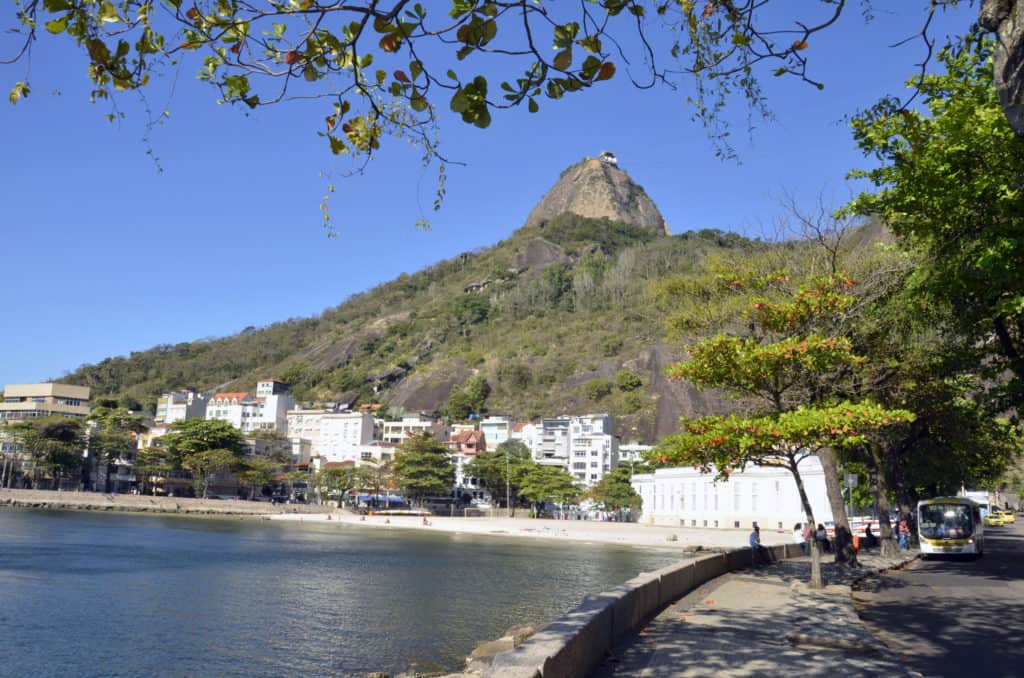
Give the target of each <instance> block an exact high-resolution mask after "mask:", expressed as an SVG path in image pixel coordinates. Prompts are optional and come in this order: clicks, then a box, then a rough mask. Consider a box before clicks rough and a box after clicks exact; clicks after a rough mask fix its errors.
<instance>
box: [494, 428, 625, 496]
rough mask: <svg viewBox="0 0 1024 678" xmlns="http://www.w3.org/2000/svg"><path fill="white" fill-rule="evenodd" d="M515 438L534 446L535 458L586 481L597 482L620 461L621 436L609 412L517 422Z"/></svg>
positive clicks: (539, 461)
mask: <svg viewBox="0 0 1024 678" xmlns="http://www.w3.org/2000/svg"><path fill="white" fill-rule="evenodd" d="M511 438H512V439H513V440H522V441H523V442H524V443H526V445H527V446H528V447H529V448H530V451H531V452H532V454H533V460H534V461H536V462H537V463H538V464H543V465H545V466H554V467H557V468H560V469H562V470H564V471H567V472H568V473H570V474H571V475H572V476H573V477H574V478H575V479H576V480H577V482H579V483H580V484H582V485H593V484H594V483H596V482H598V481H599V480H601V478H603V477H604V474H605V473H607V472H608V471H610V470H612V469H613V468H615V467H616V465H617V464H618V449H619V441H618V438H616V437H615V435H614V434H613V433H612V418H611V417H610V416H609V415H607V414H585V415H582V416H564V415H563V416H560V417H553V418H549V419H542V420H541V422H540V424H539V425H537V424H528V425H525V426H524V425H522V424H515V425H514V426H513V427H512V430H511Z"/></svg>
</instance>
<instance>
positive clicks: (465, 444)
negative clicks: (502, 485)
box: [446, 428, 491, 506]
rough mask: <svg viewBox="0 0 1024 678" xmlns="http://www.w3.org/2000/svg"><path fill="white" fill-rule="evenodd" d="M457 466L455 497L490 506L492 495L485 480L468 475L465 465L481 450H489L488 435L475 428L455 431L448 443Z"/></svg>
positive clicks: (452, 458) (451, 456)
mask: <svg viewBox="0 0 1024 678" xmlns="http://www.w3.org/2000/svg"><path fill="white" fill-rule="evenodd" d="M446 445H448V449H450V450H451V455H450V458H451V460H452V464H453V465H454V466H455V488H454V490H455V497H456V498H457V499H459V500H461V501H463V502H464V503H469V504H472V505H474V506H490V503H491V497H490V494H489V493H488V491H487V489H486V486H485V485H484V481H483V480H481V479H479V478H475V477H472V476H467V475H466V472H465V466H466V464H468V463H469V462H470V461H472V460H473V459H475V458H476V457H477V456H478V455H479V454H480V453H481V452H485V451H487V437H486V436H485V435H484V433H483V431H478V430H475V429H473V428H465V429H463V430H456V431H453V432H452V434H451V437H450V438H449V439H448V442H447V443H446Z"/></svg>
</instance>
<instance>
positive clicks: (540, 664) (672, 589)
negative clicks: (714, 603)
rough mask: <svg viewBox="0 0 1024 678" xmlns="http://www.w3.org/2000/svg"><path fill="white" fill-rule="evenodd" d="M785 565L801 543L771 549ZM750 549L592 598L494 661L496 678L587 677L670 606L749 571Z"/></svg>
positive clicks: (491, 671) (689, 563) (646, 576)
mask: <svg viewBox="0 0 1024 678" xmlns="http://www.w3.org/2000/svg"><path fill="white" fill-rule="evenodd" d="M768 550H769V551H770V552H771V553H772V556H773V558H775V559H776V560H781V559H784V558H792V557H796V556H799V555H802V552H801V549H800V545H799V544H783V545H778V546H772V547H768ZM751 562H752V555H751V552H750V549H749V548H741V549H737V550H734V551H729V552H727V553H714V554H709V555H705V556H700V557H697V558H695V559H693V560H685V561H682V562H680V563H677V564H676V565H670V566H668V567H664V568H662V569H660V570H657V571H655V572H646V573H643V574H641V575H639V576H638V577H634V578H633V579H630V580H629V581H628V582H626V583H624V584H622V585H621V586H617V587H615V588H614V589H612V590H611V591H606V592H604V593H599V594H597V595H590V596H587V597H586V598H584V599H583V602H581V603H580V604H579V605H578V606H577V607H575V608H574V609H572V610H570V611H569V612H567V613H565V614H564V615H562V616H561V617H559V618H558V619H556V620H555V621H554V622H552V623H551V624H549V625H548V626H547V627H545V628H544V629H543V630H541V631H539V632H538V633H537V634H536V635H534V636H533V637H531V638H530V639H528V640H526V641H525V642H523V643H522V644H521V645H519V646H518V647H516V648H515V649H513V650H509V651H507V652H503V653H501V654H498V655H496V656H495V657H494V661H493V663H492V664H491V666H490V667H489V668H488V669H487V670H486V671H485V672H484V674H483V675H484V676H485V677H493V678H584V677H585V676H587V675H588V674H589V673H590V672H591V671H593V670H594V669H595V668H596V667H597V666H598V664H600V663H601V661H602V660H603V659H604V657H605V655H606V654H607V653H608V652H609V651H610V650H611V649H612V648H613V647H614V646H615V645H616V643H618V642H619V641H620V640H622V639H623V638H624V637H626V636H627V635H629V634H631V633H635V632H637V631H639V630H640V629H641V628H642V627H643V626H644V624H645V623H646V622H647V621H649V620H650V619H651V618H653V617H654V616H655V615H656V614H657V613H658V612H660V611H661V610H662V609H664V608H665V606H667V605H668V604H669V603H671V602H673V601H675V600H678V599H679V598H681V597H682V596H684V595H685V594H687V593H689V592H690V591H692V590H694V589H695V588H697V587H699V586H701V585H702V584H704V583H706V582H708V581H710V580H712V579H715V578H716V577H720V576H722V575H723V574H726V573H729V572H733V571H736V570H739V569H743V568H745V567H749V566H750V564H751Z"/></svg>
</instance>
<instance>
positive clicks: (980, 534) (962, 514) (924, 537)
mask: <svg viewBox="0 0 1024 678" xmlns="http://www.w3.org/2000/svg"><path fill="white" fill-rule="evenodd" d="M917 536H918V540H919V541H920V542H921V556H922V557H927V556H928V555H929V554H933V553H935V554H939V553H948V554H972V555H977V556H980V555H982V554H983V553H984V552H985V527H984V524H983V522H982V520H981V507H980V506H978V504H977V503H975V502H974V501H972V500H970V499H967V498H966V497H936V498H935V499H925V500H924V501H920V502H918V503H917Z"/></svg>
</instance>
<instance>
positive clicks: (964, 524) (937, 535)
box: [919, 504, 974, 539]
mask: <svg viewBox="0 0 1024 678" xmlns="http://www.w3.org/2000/svg"><path fill="white" fill-rule="evenodd" d="M920 509H921V513H920V524H919V529H920V532H921V536H922V537H925V538H927V539H965V538H967V537H970V536H971V532H973V530H974V526H973V525H972V524H971V508H970V507H969V506H964V505H963V504H926V505H924V506H921V507H920Z"/></svg>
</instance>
